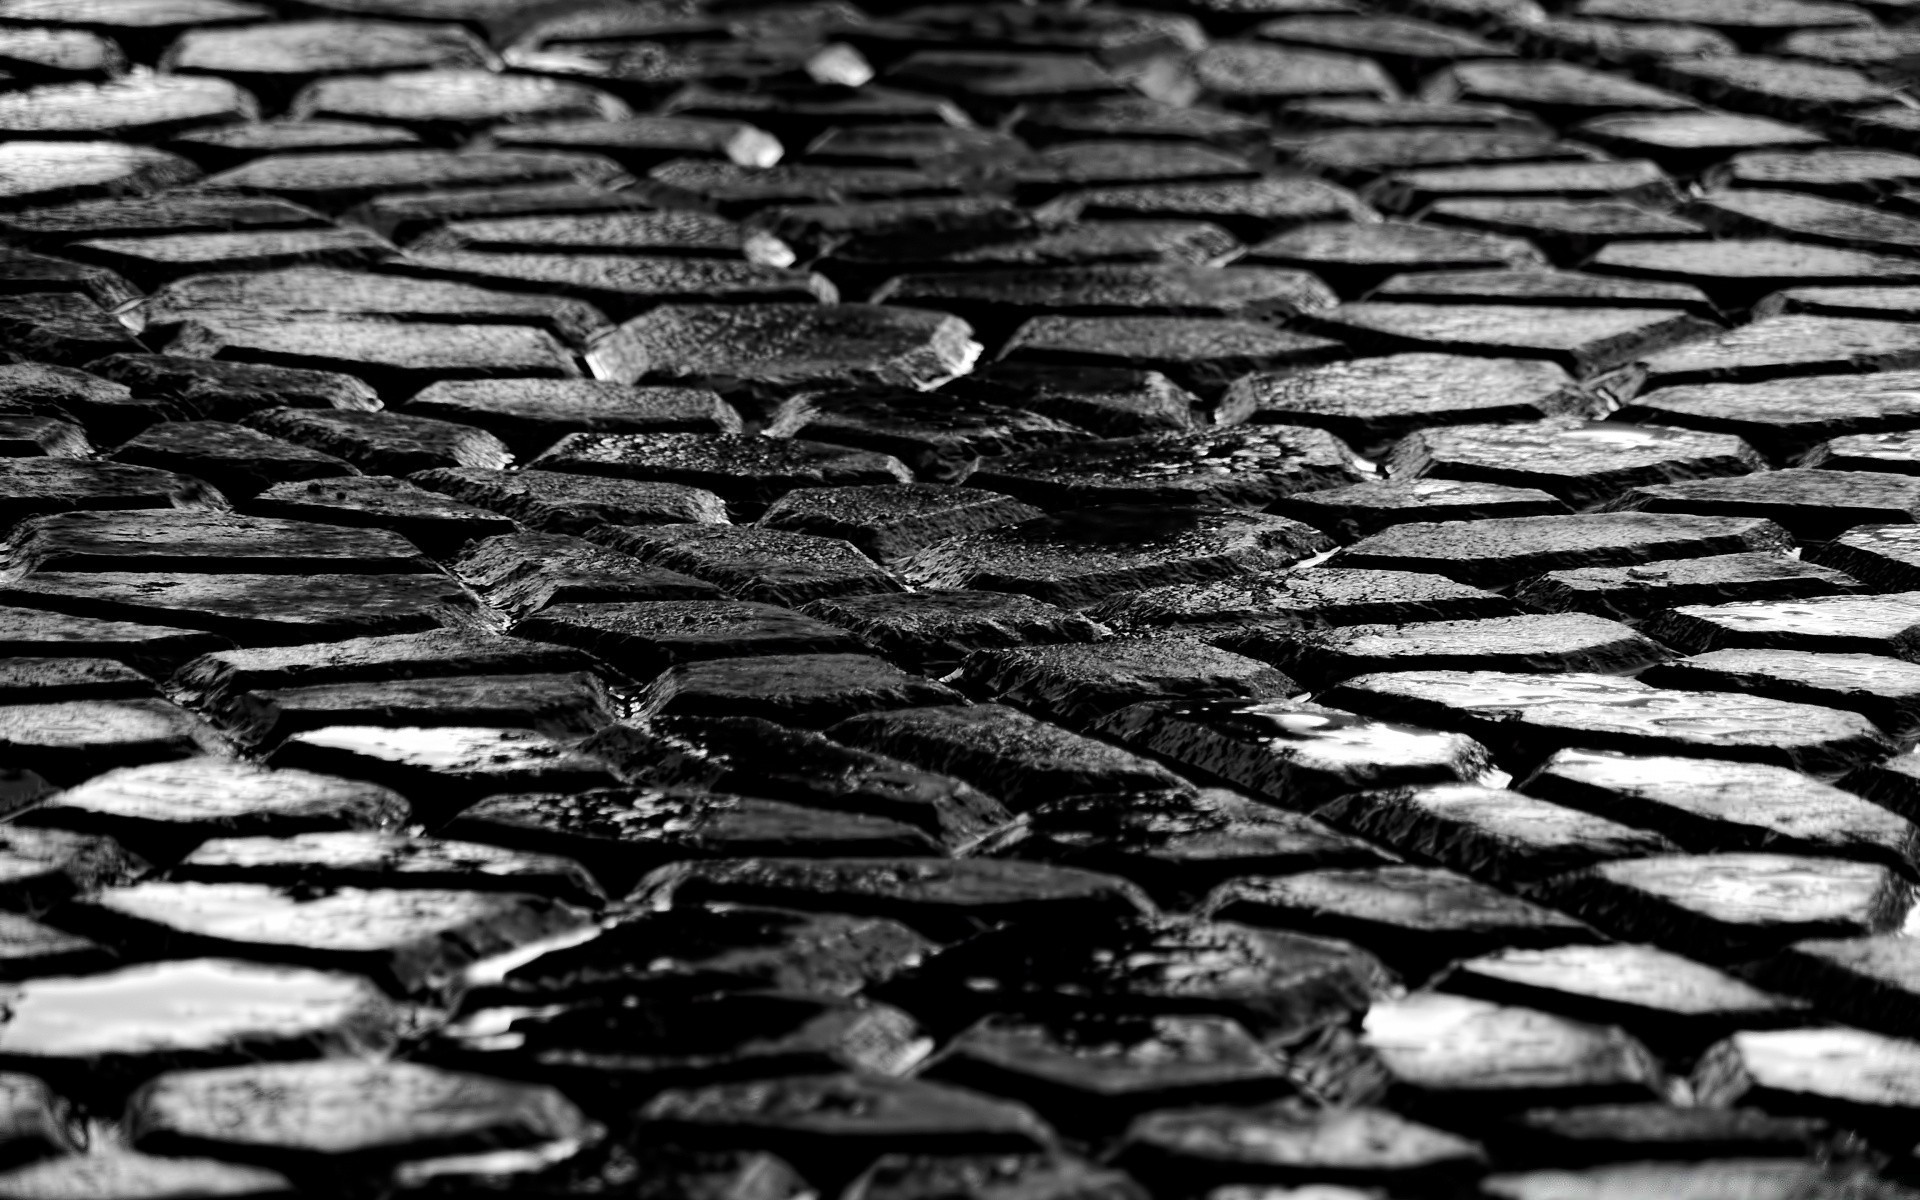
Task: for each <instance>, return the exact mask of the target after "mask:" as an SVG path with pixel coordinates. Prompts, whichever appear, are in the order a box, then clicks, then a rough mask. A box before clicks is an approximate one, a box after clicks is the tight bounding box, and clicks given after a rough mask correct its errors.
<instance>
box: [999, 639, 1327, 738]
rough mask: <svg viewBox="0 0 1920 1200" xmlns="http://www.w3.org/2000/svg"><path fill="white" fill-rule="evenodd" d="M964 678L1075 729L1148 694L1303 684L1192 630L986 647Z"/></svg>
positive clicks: (1268, 690)
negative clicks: (1031, 645)
mask: <svg viewBox="0 0 1920 1200" xmlns="http://www.w3.org/2000/svg"><path fill="white" fill-rule="evenodd" d="M961 682H963V684H964V685H966V686H968V687H971V688H975V689H979V690H981V691H984V692H985V693H987V694H989V695H992V696H994V697H995V698H997V699H1000V700H1007V701H1011V702H1013V703H1014V704H1017V705H1019V706H1020V707H1021V708H1024V709H1027V710H1029V711H1032V712H1040V713H1044V714H1046V715H1047V716H1049V717H1051V718H1052V719H1054V720H1057V721H1060V722H1061V723H1062V724H1065V725H1068V726H1071V727H1075V728H1081V727H1085V726H1086V725H1088V724H1090V723H1091V722H1093V721H1094V720H1097V719H1098V718H1100V717H1103V716H1105V715H1106V714H1108V713H1110V712H1113V711H1115V710H1116V709H1120V708H1125V707H1126V706H1127V705H1129V704H1134V703H1137V702H1139V701H1143V700H1182V699H1200V700H1224V699H1246V700H1266V699H1273V698H1277V697H1283V696H1288V695H1293V694H1296V693H1297V692H1299V691H1300V688H1299V685H1297V684H1295V683H1294V682H1293V680H1291V679H1288V678H1287V677H1286V676H1284V675H1282V674H1281V673H1280V672H1278V671H1276V670H1274V669H1273V668H1272V667H1269V666H1266V665H1265V664H1264V663H1261V662H1258V661H1255V660H1254V659H1251V658H1245V657H1242V656H1241V655H1238V654H1229V653H1227V652H1225V651H1222V650H1216V649H1214V648H1213V647H1211V646H1208V645H1206V644H1205V643H1203V642H1199V641H1197V640H1195V639H1192V638H1185V637H1171V638H1169V637H1157V638H1135V639H1125V640H1119V641H1102V642H1094V643H1087V644H1080V645H1072V644H1068V645H1057V646H1045V647H1034V648H1030V649H1020V650H987V651H978V652H975V653H974V654H971V655H969V656H968V657H967V659H966V662H965V664H964V666H963V668H962V672H961Z"/></svg>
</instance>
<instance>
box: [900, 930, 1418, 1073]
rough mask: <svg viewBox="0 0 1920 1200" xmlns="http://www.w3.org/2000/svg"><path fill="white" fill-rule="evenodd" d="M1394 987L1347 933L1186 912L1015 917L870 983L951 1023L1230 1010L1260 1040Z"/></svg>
mask: <svg viewBox="0 0 1920 1200" xmlns="http://www.w3.org/2000/svg"><path fill="white" fill-rule="evenodd" d="M1392 987H1394V981H1393V976H1392V975H1391V974H1390V973H1389V972H1388V971H1387V969H1386V968H1385V967H1384V966H1382V965H1381V964H1380V962H1379V960H1378V959H1376V958H1374V957H1373V956H1372V955H1371V954H1368V953H1367V952H1365V951H1364V950H1361V949H1359V948H1358V947H1356V946H1352V945H1349V944H1348V943H1346V942H1338V941H1334V940H1332V939H1330V938H1318V937H1312V936H1309V935H1306V934H1298V933H1291V932H1285V931H1281V930H1273V929H1256V928H1254V927H1252V926H1249V925H1234V924H1231V923H1229V922H1226V921H1205V920H1200V919H1198V918H1195V917H1180V916H1173V917H1144V918H1143V917H1130V918H1128V917H1123V918H1120V919H1114V918H1108V919H1106V920H1104V921H1100V922H1097V923H1096V922H1088V923H1086V924H1084V925H1083V926H1081V927H1078V928H1075V929H1073V930H1072V932H1071V934H1070V935H1066V936H1063V931H1062V930H1061V929H1060V928H1059V927H1054V928H1042V927H1040V926H1038V925H1036V924H1034V923H1032V922H1019V923H1015V924H1012V925H1008V926H1006V927H1003V928H1001V929H998V930H994V931H992V932H990V933H987V934H985V935H983V936H980V937H977V938H974V939H972V940H970V941H968V942H964V943H962V944H960V945H958V946H954V947H952V948H950V949H948V950H945V951H943V952H941V953H939V954H936V955H933V956H932V957H931V958H930V959H929V960H928V961H927V962H926V963H925V964H923V965H922V966H920V967H918V968H915V969H914V970H912V971H909V972H904V973H902V974H901V975H899V976H896V977H895V978H894V979H893V980H892V981H890V982H889V983H888V985H887V986H886V987H885V988H883V989H881V990H882V992H883V993H884V994H885V995H886V996H888V997H892V996H896V995H897V996H899V997H900V998H901V1002H902V1003H904V1004H907V1005H908V1006H909V1007H913V1006H914V1005H918V1006H919V1007H918V1008H916V1009H915V1011H926V1012H928V1013H931V1014H936V1015H938V1016H939V1017H942V1018H945V1019H947V1020H949V1021H950V1022H951V1023H954V1024H965V1023H966V1022H969V1021H972V1020H975V1019H977V1018H978V1017H980V1016H984V1015H986V1014H988V1013H996V1012H997V1013H1017V1014H1022V1015H1030V1016H1034V1017H1039V1018H1043V1019H1045V1018H1058V1017H1063V1016H1069V1015H1072V1014H1076V1013H1081V1012H1086V1011H1088V1009H1089V1008H1090V1006H1091V1005H1093V1004H1094V1003H1096V1002H1097V1004H1098V1006H1099V1008H1098V1011H1100V1012H1103V1013H1111V1014H1114V1015H1116V1016H1119V1015H1127V1016H1134V1015H1137V1016H1157V1015H1161V1014H1175V1015H1200V1014H1206V1015H1218V1016H1225V1017H1231V1018H1233V1019H1234V1020H1236V1021H1239V1022H1240V1023H1241V1024H1243V1025H1245V1026H1246V1027H1247V1028H1248V1029H1249V1030H1252V1031H1253V1032H1254V1033H1255V1035H1256V1036H1259V1037H1261V1038H1262V1039H1263V1040H1264V1041H1267V1042H1269V1043H1272V1042H1280V1043H1281V1044H1284V1043H1285V1042H1286V1041H1289V1040H1300V1038H1301V1035H1302V1034H1305V1033H1309V1032H1311V1031H1314V1030H1316V1029H1320V1028H1323V1027H1325V1026H1329V1025H1338V1024H1343V1023H1345V1022H1347V1021H1349V1020H1351V1019H1352V1018H1353V1017H1354V1016H1355V1015H1356V1014H1357V1013H1359V1012H1362V1011H1364V1010H1365V1009H1366V1008H1367V1006H1368V1004H1369V1003H1370V1002H1372V1001H1374V1000H1376V999H1378V998H1379V997H1381V996H1383V995H1385V994H1386V993H1387V992H1388V991H1389V990H1390V989H1391V988H1392Z"/></svg>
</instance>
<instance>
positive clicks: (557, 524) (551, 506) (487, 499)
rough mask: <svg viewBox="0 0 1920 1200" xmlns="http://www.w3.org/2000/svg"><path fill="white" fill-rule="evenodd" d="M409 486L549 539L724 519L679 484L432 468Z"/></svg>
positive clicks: (720, 505) (715, 501) (716, 501)
mask: <svg viewBox="0 0 1920 1200" xmlns="http://www.w3.org/2000/svg"><path fill="white" fill-rule="evenodd" d="M411 482H413V483H414V484H417V485H418V486H420V487H423V488H426V489H428V490H429V491H434V492H439V493H441V494H442V495H447V496H451V497H453V498H454V499H456V500H462V501H465V502H466V503H469V504H473V505H476V506H478V507H480V508H485V509H490V510H492V511H494V512H497V513H499V514H501V515H502V516H505V517H510V518H512V519H513V520H515V521H519V522H521V523H522V524H525V525H527V526H529V527H531V528H534V529H541V530H545V531H546V532H548V533H585V532H586V531H587V530H589V529H592V528H594V527H595V526H598V525H659V524H665V523H668V522H678V521H716V522H718V521H725V520H726V519H727V505H726V501H724V500H722V499H721V498H720V497H719V496H718V495H716V494H714V493H713V492H710V491H707V490H706V489H705V488H700V487H692V486H689V485H687V484H683V483H660V482H651V481H647V480H636V479H609V478H607V477H605V476H600V475H575V474H569V473H566V472H562V471H539V470H530V471H514V472H507V471H483V470H479V469H476V468H473V467H436V468H434V469H433V470H430V471H421V472H418V473H417V474H415V475H414V476H413V478H412V480H411Z"/></svg>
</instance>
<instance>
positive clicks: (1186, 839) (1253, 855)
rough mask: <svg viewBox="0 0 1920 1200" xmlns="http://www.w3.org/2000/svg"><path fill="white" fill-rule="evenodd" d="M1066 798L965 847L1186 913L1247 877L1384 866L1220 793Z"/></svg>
mask: <svg viewBox="0 0 1920 1200" xmlns="http://www.w3.org/2000/svg"><path fill="white" fill-rule="evenodd" d="M1115 800H1116V797H1113V796H1106V795H1097V794H1096V795H1084V796H1068V797H1064V798H1062V799H1059V800H1050V801H1048V802H1046V803H1044V804H1042V805H1040V806H1039V807H1038V808H1034V809H1031V810H1030V811H1028V812H1025V813H1022V814H1021V815H1020V816H1019V817H1018V818H1017V819H1015V820H1014V821H1013V822H1011V823H1010V824H1007V825H1005V826H1002V827H1001V828H1000V829H998V830H995V831H994V832H993V833H992V834H990V835H988V836H987V837H985V838H983V839H981V841H980V842H979V843H978V844H977V845H976V846H974V847H972V848H971V849H970V851H969V852H970V853H973V854H979V855H982V856H985V857H989V858H1018V859H1025V860H1027V861H1030V862H1050V863H1057V864H1059V865H1062V866H1073V867H1082V868H1085V869H1087V870H1093V871H1102V872H1105V873H1107V874H1110V875H1119V876H1121V877H1122V878H1125V879H1131V880H1132V881H1133V882H1135V883H1137V884H1139V885H1140V886H1141V887H1143V888H1145V889H1146V890H1147V892H1148V893H1149V894H1151V895H1153V896H1154V898H1155V899H1156V900H1159V901H1160V902H1161V903H1162V904H1163V905H1168V906H1172V907H1177V908H1185V907H1190V906H1192V905H1193V904H1195V903H1197V902H1199V900H1200V899H1201V898H1203V897H1204V896H1205V895H1206V894H1207V892H1209V891H1211V890H1212V889H1213V888H1215V887H1217V886H1219V885H1220V884H1223V883H1225V882H1227V881H1228V880H1230V879H1236V878H1240V877H1243V876H1247V875H1286V874H1291V873H1293V872H1296V871H1307V870H1320V869H1330V868H1345V867H1371V866H1376V865H1379V864H1381V863H1383V862H1385V861H1387V860H1386V858H1385V856H1384V855H1382V854H1381V853H1380V852H1379V851H1377V850H1375V849H1373V848H1372V847H1371V846H1368V845H1367V844H1366V843H1365V842H1362V841H1360V840H1359V839H1358V838H1352V837H1347V836H1345V835H1343V834H1340V833H1336V832H1334V830H1333V829H1331V828H1329V827H1328V826H1326V825H1324V824H1322V823H1321V822H1320V821H1318V820H1315V819H1314V818H1312V817H1306V816H1302V815H1300V814H1299V813H1295V812H1289V811H1287V810H1286V809H1283V808H1275V807H1274V806H1273V805H1271V804H1264V803H1261V802H1260V801H1257V800H1252V799H1249V798H1247V797H1246V796H1243V795H1241V794H1240V793H1238V792H1234V791H1229V790H1227V789H1225V788H1204V789H1202V790H1200V791H1198V792H1189V791H1186V790H1174V791H1167V792H1161V793H1157V794H1152V795H1138V794H1136V795H1130V796H1128V797H1126V803H1125V804H1116V803H1115Z"/></svg>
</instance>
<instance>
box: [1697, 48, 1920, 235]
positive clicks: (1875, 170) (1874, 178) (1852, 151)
mask: <svg viewBox="0 0 1920 1200" xmlns="http://www.w3.org/2000/svg"><path fill="white" fill-rule="evenodd" d="M1868 36H1869V37H1870V38H1871V39H1872V40H1873V42H1874V43H1876V44H1878V45H1881V46H1887V47H1889V48H1891V47H1892V46H1895V45H1897V44H1898V41H1897V38H1898V35H1889V34H1888V33H1887V32H1885V31H1883V30H1877V29H1876V30H1874V31H1872V32H1871V33H1870V34H1869V35H1868ZM1707 182H1709V183H1711V184H1713V185H1714V186H1716V187H1727V188H1775V187H1790V188H1792V189H1794V191H1796V192H1818V193H1820V194H1822V195H1828V196H1835V197H1840V198H1842V199H1854V200H1874V199H1878V198H1879V197H1880V196H1881V195H1883V194H1885V193H1887V192H1890V191H1896V190H1898V189H1899V188H1901V186H1902V185H1909V184H1913V183H1917V182H1920V158H1915V157H1914V156H1913V155H1911V154H1900V153H1897V152H1895V151H1892V150H1871V149H1865V148H1859V147H1854V146H1833V147H1826V148H1822V149H1818V150H1806V151H1801V152H1797V153H1795V152H1788V151H1755V152H1753V153H1749V154H1736V155H1734V156H1733V158H1731V159H1730V160H1728V161H1727V163H1726V164H1725V165H1724V166H1722V167H1719V168H1717V169H1715V170H1714V171H1712V172H1711V173H1710V175H1709V177H1708V180H1707ZM1776 194H1777V193H1776Z"/></svg>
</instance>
